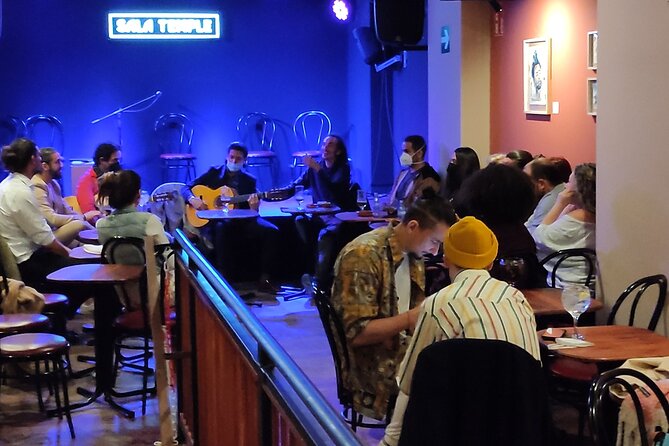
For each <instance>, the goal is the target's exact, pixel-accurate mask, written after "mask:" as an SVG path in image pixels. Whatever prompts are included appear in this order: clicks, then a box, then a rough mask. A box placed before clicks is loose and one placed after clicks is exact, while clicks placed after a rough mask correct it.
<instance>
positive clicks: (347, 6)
mask: <svg viewBox="0 0 669 446" xmlns="http://www.w3.org/2000/svg"><path fill="white" fill-rule="evenodd" d="M331 4H332V12H333V13H334V15H335V17H336V18H337V19H338V20H341V21H342V22H346V21H348V20H349V18H350V17H351V11H352V9H353V8H352V6H351V2H350V1H347V0H333V1H332V3H331Z"/></svg>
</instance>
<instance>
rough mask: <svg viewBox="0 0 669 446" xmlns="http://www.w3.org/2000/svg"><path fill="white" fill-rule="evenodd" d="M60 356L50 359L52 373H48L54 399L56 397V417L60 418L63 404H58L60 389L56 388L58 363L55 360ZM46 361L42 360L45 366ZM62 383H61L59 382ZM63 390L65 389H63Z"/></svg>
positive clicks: (61, 417)
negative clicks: (53, 391)
mask: <svg viewBox="0 0 669 446" xmlns="http://www.w3.org/2000/svg"><path fill="white" fill-rule="evenodd" d="M59 359H60V358H59V357H58V358H54V359H52V361H53V374H49V375H47V376H48V378H47V379H48V380H49V381H53V388H54V390H55V399H56V413H58V419H59V420H62V419H63V406H62V405H61V404H60V390H58V381H59V379H58V378H59V371H58V364H57V361H58V360H59ZM47 362H48V361H44V364H45V367H46V364H47ZM61 384H62V383H61ZM63 390H65V389H63Z"/></svg>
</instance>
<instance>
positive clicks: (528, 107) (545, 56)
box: [523, 37, 551, 115]
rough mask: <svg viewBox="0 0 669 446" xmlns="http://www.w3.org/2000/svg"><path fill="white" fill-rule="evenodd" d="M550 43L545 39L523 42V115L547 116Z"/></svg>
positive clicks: (549, 96)
mask: <svg viewBox="0 0 669 446" xmlns="http://www.w3.org/2000/svg"><path fill="white" fill-rule="evenodd" d="M550 80H551V41H550V39H549V38H547V37H543V38H537V39H528V40H523V94H524V104H525V113H528V114H537V115H549V114H550V111H549V103H550V98H551V95H550V87H551V85H550Z"/></svg>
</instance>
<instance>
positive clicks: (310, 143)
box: [290, 110, 332, 178]
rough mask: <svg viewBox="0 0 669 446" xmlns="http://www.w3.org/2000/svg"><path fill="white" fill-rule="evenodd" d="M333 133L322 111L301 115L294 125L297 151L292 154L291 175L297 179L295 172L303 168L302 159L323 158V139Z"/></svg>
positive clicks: (311, 111) (329, 122)
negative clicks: (321, 150) (321, 149)
mask: <svg viewBox="0 0 669 446" xmlns="http://www.w3.org/2000/svg"><path fill="white" fill-rule="evenodd" d="M331 131H332V122H331V121H330V118H329V117H328V115H326V114H325V113H324V112H322V111H318V110H309V111H305V112H303V113H300V114H299V115H298V116H297V118H295V122H294V123H293V133H294V134H295V141H296V144H297V146H296V149H297V150H296V151H294V152H293V153H292V154H291V157H292V161H291V164H290V168H291V174H292V176H293V178H295V177H296V175H295V174H296V172H295V170H296V169H298V168H300V169H301V168H303V167H304V163H303V161H302V158H304V157H305V156H310V157H312V158H315V159H319V158H320V156H321V152H320V145H321V142H322V141H323V139H325V137H326V136H327V135H328V134H330V132H331Z"/></svg>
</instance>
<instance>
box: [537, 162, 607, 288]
mask: <svg viewBox="0 0 669 446" xmlns="http://www.w3.org/2000/svg"><path fill="white" fill-rule="evenodd" d="M596 179H597V168H596V165H595V164H594V163H585V164H580V165H578V166H576V169H574V172H573V173H572V174H571V176H570V177H569V183H567V186H566V187H565V190H564V191H562V192H560V194H559V195H558V197H557V200H556V201H555V205H553V208H552V209H551V210H550V211H549V212H548V214H546V217H545V218H544V220H543V222H542V223H541V224H540V225H539V226H538V227H537V229H536V230H535V231H534V234H533V236H534V240H535V241H536V243H537V252H538V255H539V258H544V257H546V256H548V255H549V254H552V253H554V252H556V251H559V250H561V249H572V248H588V249H595V222H596V210H595V204H596V203H595V191H596V188H595V184H596ZM554 263H555V261H549V262H547V263H546V264H545V265H544V267H545V268H546V270H547V271H552V270H553V266H554ZM586 276H587V271H586V265H585V264H584V262H582V261H579V260H578V259H567V260H565V261H564V262H562V263H561V264H560V268H559V269H558V272H557V279H558V283H560V284H563V283H584V282H585V279H586Z"/></svg>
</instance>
